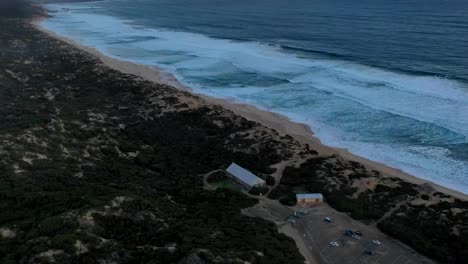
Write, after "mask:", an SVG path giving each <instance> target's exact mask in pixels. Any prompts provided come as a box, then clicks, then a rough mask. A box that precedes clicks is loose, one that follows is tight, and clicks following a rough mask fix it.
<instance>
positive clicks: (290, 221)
mask: <svg viewBox="0 0 468 264" xmlns="http://www.w3.org/2000/svg"><path fill="white" fill-rule="evenodd" d="M288 222H289V223H293V224H294V223H296V220H294V219H292V218H290V219H288Z"/></svg>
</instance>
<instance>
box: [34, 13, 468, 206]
mask: <svg viewBox="0 0 468 264" xmlns="http://www.w3.org/2000/svg"><path fill="white" fill-rule="evenodd" d="M43 19H46V17H42V18H38V19H34V20H33V21H32V23H31V24H32V25H33V26H34V27H35V28H36V29H38V30H40V31H41V32H43V33H45V34H47V35H49V36H51V37H53V38H56V39H58V40H61V41H64V42H66V43H68V44H70V45H72V46H74V47H77V48H78V49H80V50H83V51H85V52H87V53H88V54H90V55H91V56H94V57H96V58H98V59H99V60H100V61H101V62H102V63H103V64H105V65H106V66H108V67H110V68H113V69H115V70H118V71H120V72H123V73H128V74H132V75H136V76H138V77H141V78H143V79H146V80H149V81H152V82H155V83H159V84H166V85H169V86H171V87H174V88H176V89H180V90H183V91H186V92H189V93H191V94H192V95H194V96H197V97H199V98H201V99H202V101H203V102H204V103H205V104H209V105H213V104H215V105H220V106H221V107H223V108H225V109H228V110H231V111H233V112H234V113H236V114H238V115H240V116H243V117H245V118H246V119H248V120H251V121H255V122H258V123H260V124H262V125H264V126H267V127H270V128H272V129H275V130H277V131H279V132H280V133H283V134H288V135H291V136H292V137H294V138H295V139H296V140H297V141H299V142H300V143H302V144H308V145H309V146H310V148H311V149H314V150H317V151H318V152H319V153H320V155H321V156H327V155H333V154H335V155H338V156H339V157H341V158H343V159H345V160H353V161H357V162H359V163H361V164H362V165H364V166H365V167H366V168H367V169H368V170H377V171H380V172H381V174H382V175H383V176H384V177H398V178H400V179H402V180H405V181H408V182H410V183H414V184H418V185H424V189H428V190H431V189H432V190H434V191H438V192H443V193H446V194H450V195H452V196H453V197H455V198H459V199H463V200H468V194H465V193H462V192H460V191H456V190H453V189H450V188H448V187H444V186H442V185H439V184H436V183H434V182H431V181H429V180H425V179H422V178H418V177H417V176H414V175H410V174H408V173H405V172H404V171H402V170H400V169H396V168H392V167H390V166H387V165H385V164H383V163H379V162H376V161H372V160H369V159H367V158H364V157H361V156H358V155H355V154H353V153H351V152H349V151H348V150H347V149H342V148H335V147H330V146H326V145H324V144H323V143H322V142H321V141H320V140H319V139H318V138H317V137H315V136H314V133H313V131H312V130H311V128H310V127H309V126H307V125H305V124H302V123H297V122H294V121H291V120H290V119H289V118H287V117H286V116H283V115H281V114H277V113H273V112H269V111H266V110H262V109H259V108H257V107H256V106H253V105H248V104H243V103H237V102H233V101H229V100H227V99H220V98H214V97H211V96H208V95H204V94H199V93H195V92H194V91H193V90H192V89H191V88H190V87H187V86H184V85H182V84H181V83H180V82H179V81H178V80H177V79H176V78H175V77H174V76H173V75H172V74H170V73H166V72H164V71H163V70H161V69H160V68H158V67H152V66H147V65H142V64H136V63H132V62H128V61H123V60H119V59H115V58H112V57H109V56H107V55H105V54H103V53H101V52H99V51H98V50H97V49H95V48H92V47H88V46H84V45H82V44H80V43H78V42H76V41H74V40H72V39H69V38H67V37H64V36H61V35H58V34H56V33H54V32H52V31H49V30H47V29H45V28H43V27H42V26H41V25H40V22H41V21H42V20H43Z"/></svg>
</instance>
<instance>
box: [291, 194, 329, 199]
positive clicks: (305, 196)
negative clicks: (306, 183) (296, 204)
mask: <svg viewBox="0 0 468 264" xmlns="http://www.w3.org/2000/svg"><path fill="white" fill-rule="evenodd" d="M296 199H298V200H299V199H323V195H322V194H321V193H296Z"/></svg>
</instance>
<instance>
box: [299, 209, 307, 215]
mask: <svg viewBox="0 0 468 264" xmlns="http://www.w3.org/2000/svg"><path fill="white" fill-rule="evenodd" d="M299 213H301V215H307V214H308V213H309V212H307V211H304V210H302V211H300V212H299Z"/></svg>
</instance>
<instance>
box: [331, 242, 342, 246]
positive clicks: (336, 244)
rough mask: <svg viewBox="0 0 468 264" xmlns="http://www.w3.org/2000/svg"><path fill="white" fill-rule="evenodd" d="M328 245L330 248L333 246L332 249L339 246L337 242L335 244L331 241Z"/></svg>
mask: <svg viewBox="0 0 468 264" xmlns="http://www.w3.org/2000/svg"><path fill="white" fill-rule="evenodd" d="M330 245H332V246H334V247H337V246H339V245H340V244H338V242H336V241H332V242H330Z"/></svg>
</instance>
